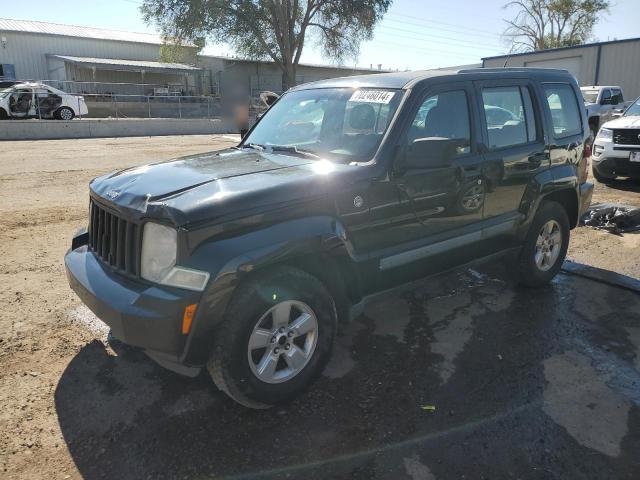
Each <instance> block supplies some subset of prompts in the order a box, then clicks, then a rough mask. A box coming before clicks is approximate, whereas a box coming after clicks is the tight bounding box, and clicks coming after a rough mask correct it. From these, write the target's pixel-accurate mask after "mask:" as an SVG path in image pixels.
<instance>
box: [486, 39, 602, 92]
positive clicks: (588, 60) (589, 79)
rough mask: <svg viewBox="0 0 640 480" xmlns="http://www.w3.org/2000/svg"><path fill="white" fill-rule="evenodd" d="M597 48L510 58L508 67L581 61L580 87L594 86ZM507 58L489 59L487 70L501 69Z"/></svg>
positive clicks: (538, 53)
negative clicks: (557, 61) (545, 61)
mask: <svg viewBox="0 0 640 480" xmlns="http://www.w3.org/2000/svg"><path fill="white" fill-rule="evenodd" d="M597 53H598V49H597V47H588V48H576V49H569V50H558V51H548V52H537V53H531V54H528V55H517V56H514V57H511V58H509V61H508V63H507V67H526V66H527V63H531V62H540V61H544V60H560V61H561V60H562V59H574V58H576V57H578V58H579V59H580V72H579V74H578V75H577V78H578V83H579V84H580V85H592V84H593V82H594V81H595V71H596V61H597ZM505 60H506V58H489V59H487V60H485V62H484V66H485V67H486V68H500V67H503V66H504V62H505Z"/></svg>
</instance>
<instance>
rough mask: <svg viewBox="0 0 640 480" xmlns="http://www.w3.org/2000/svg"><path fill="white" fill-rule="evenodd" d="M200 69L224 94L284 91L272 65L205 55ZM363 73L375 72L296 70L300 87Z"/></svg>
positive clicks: (278, 75) (326, 68)
mask: <svg viewBox="0 0 640 480" xmlns="http://www.w3.org/2000/svg"><path fill="white" fill-rule="evenodd" d="M198 66H199V67H201V68H203V69H205V70H208V71H209V73H210V75H211V78H212V79H213V81H214V82H215V81H216V78H217V79H218V80H219V82H220V88H221V90H222V91H223V92H224V90H225V88H229V87H233V88H237V87H238V86H242V87H243V88H246V89H247V91H248V92H249V91H250V90H251V88H253V89H255V90H272V91H275V92H281V91H282V72H281V71H280V69H279V68H278V67H277V66H276V65H275V64H273V63H265V62H247V61H237V60H234V59H232V58H230V59H225V58H218V57H209V56H205V55H203V56H200V57H198ZM363 73H375V72H368V71H361V70H360V71H358V70H352V69H349V68H337V67H329V66H328V67H321V66H311V65H300V66H298V68H297V71H296V76H297V79H298V83H308V82H313V81H316V80H323V79H325V78H335V77H346V76H350V75H361V74H363Z"/></svg>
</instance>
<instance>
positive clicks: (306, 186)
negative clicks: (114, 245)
mask: <svg viewBox="0 0 640 480" xmlns="http://www.w3.org/2000/svg"><path fill="white" fill-rule="evenodd" d="M327 163H328V162H323V161H321V160H314V159H309V158H305V157H299V156H297V155H285V154H280V153H278V154H274V153H267V152H263V151H256V150H238V149H230V150H223V151H220V152H212V153H205V154H200V155H192V156H189V157H184V158H179V159H177V160H170V161H167V162H161V163H156V164H150V165H143V166H140V167H134V168H130V169H127V170H122V171H120V172H116V173H111V174H108V175H104V176H102V177H98V178H96V179H95V180H94V181H93V182H92V183H91V191H92V194H93V195H95V196H98V197H100V201H102V202H105V203H108V204H110V205H112V206H113V207H114V208H116V209H122V210H126V211H128V212H131V211H134V212H136V213H137V215H138V216H139V217H154V218H167V219H169V220H170V221H171V222H172V223H174V224H176V225H183V224H186V223H192V222H198V221H202V220H206V219H211V218H212V217H215V216H219V215H221V214H223V213H224V214H230V213H232V212H233V211H237V210H240V209H246V210H252V209H255V208H256V207H266V206H268V205H270V204H271V205H272V204H275V203H279V202H286V201H295V200H296V199H301V198H309V197H317V196H319V195H322V194H326V191H327V182H326V178H327V175H326V174H324V175H323V173H326V172H323V171H322V170H323V168H318V167H323V166H324V167H326V165H327ZM330 165H331V169H332V170H335V169H341V168H347V167H345V166H340V165H335V164H330ZM325 169H326V168H325ZM213 207H216V208H213Z"/></svg>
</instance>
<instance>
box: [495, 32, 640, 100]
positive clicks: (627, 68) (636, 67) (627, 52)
mask: <svg viewBox="0 0 640 480" xmlns="http://www.w3.org/2000/svg"><path fill="white" fill-rule="evenodd" d="M600 48H601V49H602V50H601V54H600V70H599V74H598V78H597V82H598V84H599V85H619V86H621V87H622V89H623V91H624V94H625V97H626V98H625V99H626V100H633V99H635V98H637V97H638V96H640V40H638V41H629V42H614V43H609V44H604V45H601V47H600ZM575 57H579V58H580V73H579V75H577V78H578V83H579V84H580V85H593V84H594V83H595V82H596V66H597V59H598V45H594V46H589V47H581V48H570V49H562V50H555V51H554V50H550V51H546V52H534V53H530V54H526V55H517V56H514V57H511V58H510V59H509V62H508V64H507V66H508V67H525V66H527V64H529V65H530V64H531V62H537V61H544V60H562V59H572V58H575ZM504 62H505V57H501V58H488V59H486V60H485V62H484V66H485V67H486V68H496V67H498V68H499V67H502V66H504Z"/></svg>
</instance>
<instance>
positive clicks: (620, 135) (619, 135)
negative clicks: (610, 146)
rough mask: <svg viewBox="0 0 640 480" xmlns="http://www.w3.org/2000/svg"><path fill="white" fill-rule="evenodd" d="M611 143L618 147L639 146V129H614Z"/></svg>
mask: <svg viewBox="0 0 640 480" xmlns="http://www.w3.org/2000/svg"><path fill="white" fill-rule="evenodd" d="M613 143H616V144H618V145H640V128H624V129H614V130H613Z"/></svg>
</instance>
